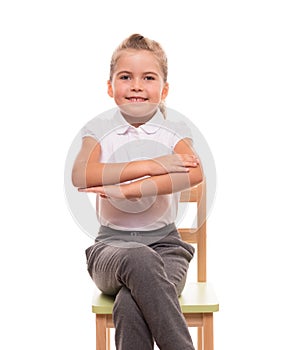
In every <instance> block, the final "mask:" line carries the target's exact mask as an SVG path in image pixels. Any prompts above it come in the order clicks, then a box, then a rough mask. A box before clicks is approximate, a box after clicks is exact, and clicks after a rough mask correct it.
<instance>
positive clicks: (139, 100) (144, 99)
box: [126, 97, 148, 103]
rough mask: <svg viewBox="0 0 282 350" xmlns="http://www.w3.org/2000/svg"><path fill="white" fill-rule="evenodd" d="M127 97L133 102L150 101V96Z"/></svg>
mask: <svg viewBox="0 0 282 350" xmlns="http://www.w3.org/2000/svg"><path fill="white" fill-rule="evenodd" d="M126 99H127V100H128V101H130V102H133V103H136V102H146V101H148V98H144V97H126Z"/></svg>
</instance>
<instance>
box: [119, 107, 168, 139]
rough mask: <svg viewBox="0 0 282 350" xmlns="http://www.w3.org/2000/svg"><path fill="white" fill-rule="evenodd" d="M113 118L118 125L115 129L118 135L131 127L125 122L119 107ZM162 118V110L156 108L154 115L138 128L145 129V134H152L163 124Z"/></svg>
mask: <svg viewBox="0 0 282 350" xmlns="http://www.w3.org/2000/svg"><path fill="white" fill-rule="evenodd" d="M115 120H116V122H117V123H118V125H119V126H118V128H117V130H116V132H117V134H118V135H123V134H126V133H127V132H128V130H129V129H130V128H132V127H133V126H132V125H130V124H129V123H127V121H126V120H125V119H124V117H123V116H122V114H121V112H120V110H119V109H118V110H117V112H116V114H115ZM164 120H165V119H164V116H163V114H162V112H161V111H160V110H159V109H158V110H157V112H156V113H155V114H154V116H153V117H152V118H151V119H150V120H149V121H148V122H147V123H145V124H143V125H140V126H139V128H140V129H142V130H143V131H145V133H146V134H154V133H156V132H157V130H158V129H159V128H160V127H161V126H162V125H163V123H164Z"/></svg>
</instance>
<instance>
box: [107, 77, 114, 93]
mask: <svg viewBox="0 0 282 350" xmlns="http://www.w3.org/2000/svg"><path fill="white" fill-rule="evenodd" d="M107 84H108V95H109V96H110V97H114V92H113V86H112V82H111V81H110V80H108V81H107Z"/></svg>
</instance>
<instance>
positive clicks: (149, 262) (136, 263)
mask: <svg viewBox="0 0 282 350" xmlns="http://www.w3.org/2000/svg"><path fill="white" fill-rule="evenodd" d="M123 263H124V265H126V266H127V267H132V268H134V269H136V268H138V269H142V270H147V268H152V267H154V269H155V268H157V266H161V267H163V266H164V263H163V260H162V258H161V257H160V255H159V254H158V253H156V252H155V251H154V250H153V249H151V248H149V247H147V246H143V247H139V248H132V249H128V250H127V254H126V255H125V256H124V260H123Z"/></svg>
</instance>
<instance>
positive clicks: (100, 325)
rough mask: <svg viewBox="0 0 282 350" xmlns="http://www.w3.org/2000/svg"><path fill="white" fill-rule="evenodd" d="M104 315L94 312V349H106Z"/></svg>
mask: <svg viewBox="0 0 282 350" xmlns="http://www.w3.org/2000/svg"><path fill="white" fill-rule="evenodd" d="M107 333H108V332H107V327H106V315H99V314H96V350H108V345H109V343H108V341H107V338H108V337H107V335H108V334H107Z"/></svg>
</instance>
